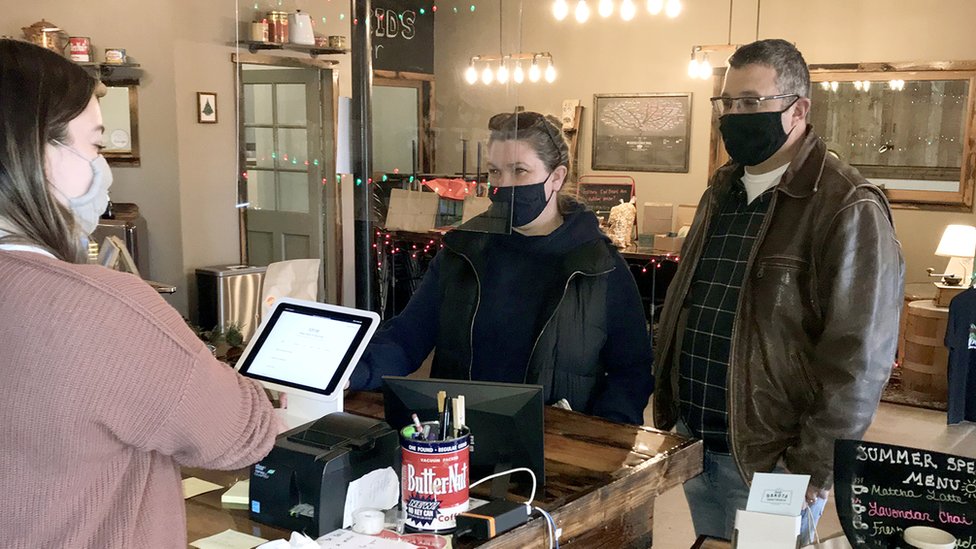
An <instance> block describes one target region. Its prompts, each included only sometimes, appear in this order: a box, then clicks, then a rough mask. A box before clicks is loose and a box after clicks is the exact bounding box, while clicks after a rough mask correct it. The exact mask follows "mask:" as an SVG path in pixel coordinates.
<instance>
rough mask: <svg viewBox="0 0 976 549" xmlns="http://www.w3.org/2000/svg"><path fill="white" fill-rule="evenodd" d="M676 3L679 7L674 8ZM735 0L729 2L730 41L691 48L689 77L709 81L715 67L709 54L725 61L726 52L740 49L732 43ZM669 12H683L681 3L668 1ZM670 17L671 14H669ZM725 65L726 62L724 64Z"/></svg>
mask: <svg viewBox="0 0 976 549" xmlns="http://www.w3.org/2000/svg"><path fill="white" fill-rule="evenodd" d="M672 2H674V3H675V4H677V7H676V8H675V7H673V5H674V4H672ZM733 2H734V0H729V34H728V39H727V40H726V43H725V44H717V45H712V46H701V45H695V46H692V47H691V60H690V61H688V77H689V78H695V79H699V80H708V79H710V78H712V76H713V70H714V67H712V63H711V61H710V60H709V58H708V55H709V53H714V54H715V55H716V58H718V59H723V60H724V59H725V57H726V56H725V54H724V52H726V51H728V50H732V51H735V50H736V49H738V47H739V46H738V45H736V44H733V43H732V4H733ZM650 3H651V2H650V1H648V9H650V7H651V6H650ZM666 9H667V10H677V11H681V2H680V1H678V0H667V8H666ZM668 15H669V16H670V12H668ZM722 64H723V65H724V64H725V63H724V62H723V63H722Z"/></svg>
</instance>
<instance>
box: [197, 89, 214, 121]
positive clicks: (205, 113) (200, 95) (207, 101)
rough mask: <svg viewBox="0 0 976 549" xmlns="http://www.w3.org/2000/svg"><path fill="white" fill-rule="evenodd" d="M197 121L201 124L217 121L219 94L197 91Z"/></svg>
mask: <svg viewBox="0 0 976 549" xmlns="http://www.w3.org/2000/svg"><path fill="white" fill-rule="evenodd" d="M197 122H199V123H200V124H216V123H217V94H216V93H214V92H197Z"/></svg>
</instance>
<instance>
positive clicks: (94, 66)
mask: <svg viewBox="0 0 976 549" xmlns="http://www.w3.org/2000/svg"><path fill="white" fill-rule="evenodd" d="M78 65H80V66H81V67H82V68H84V69H86V70H88V71H91V72H93V73H95V74H96V75H97V76H98V77H99V78H100V79H101V80H111V79H112V78H113V77H112V74H113V73H115V72H116V71H119V72H121V73H123V74H128V75H131V74H134V73H135V74H136V77H135V78H134V80H136V81H138V80H139V77H138V74H139V73H141V72H142V68H141V66H140V65H139V64H138V63H78ZM129 79H130V80H131V79H132V78H129Z"/></svg>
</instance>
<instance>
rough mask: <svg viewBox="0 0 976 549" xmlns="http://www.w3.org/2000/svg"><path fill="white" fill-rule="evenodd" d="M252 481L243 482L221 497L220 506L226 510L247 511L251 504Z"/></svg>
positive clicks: (239, 482)
mask: <svg viewBox="0 0 976 549" xmlns="http://www.w3.org/2000/svg"><path fill="white" fill-rule="evenodd" d="M250 487H251V481H250V480H241V481H238V482H237V483H236V484H234V485H233V486H231V487H230V490H227V491H226V492H224V493H223V494H222V495H221V496H220V506H221V507H223V508H225V509H247V508H248V505H249V504H250V495H249V492H250Z"/></svg>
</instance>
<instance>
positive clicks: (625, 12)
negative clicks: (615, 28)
mask: <svg viewBox="0 0 976 549" xmlns="http://www.w3.org/2000/svg"><path fill="white" fill-rule="evenodd" d="M635 15H637V6H635V5H634V0H624V2H623V4H620V18H621V19H623V20H624V21H630V20H631V19H633V18H634V16H635Z"/></svg>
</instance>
